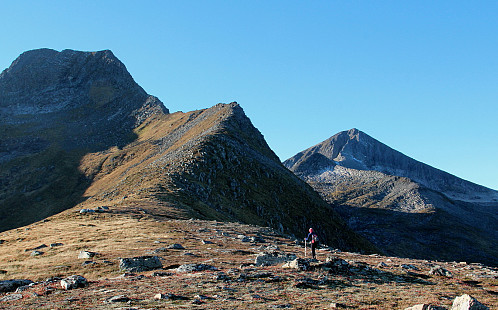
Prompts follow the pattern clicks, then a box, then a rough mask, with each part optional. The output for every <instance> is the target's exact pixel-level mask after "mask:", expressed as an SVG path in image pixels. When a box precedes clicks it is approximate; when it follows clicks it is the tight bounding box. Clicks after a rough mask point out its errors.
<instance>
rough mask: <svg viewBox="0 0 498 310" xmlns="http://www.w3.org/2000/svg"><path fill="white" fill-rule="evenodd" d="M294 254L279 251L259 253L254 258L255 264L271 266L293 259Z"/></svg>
mask: <svg viewBox="0 0 498 310" xmlns="http://www.w3.org/2000/svg"><path fill="white" fill-rule="evenodd" d="M296 258H297V256H296V255H295V254H286V253H281V252H271V253H259V254H258V255H257V256H256V259H255V260H254V265H256V266H273V265H278V264H281V263H286V262H289V261H292V260H295V259H296Z"/></svg>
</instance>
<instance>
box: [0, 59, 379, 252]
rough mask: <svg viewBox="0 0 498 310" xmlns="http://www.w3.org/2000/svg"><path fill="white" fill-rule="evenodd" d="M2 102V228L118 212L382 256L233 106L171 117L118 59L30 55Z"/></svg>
mask: <svg viewBox="0 0 498 310" xmlns="http://www.w3.org/2000/svg"><path fill="white" fill-rule="evenodd" d="M0 94H1V95H0V112H1V116H0V118H1V119H2V120H3V121H2V123H1V124H0V131H1V133H2V135H1V138H0V139H1V146H2V150H1V151H0V154H1V155H0V162H2V165H1V168H0V184H1V185H2V187H1V190H0V230H6V229H9V228H14V227H19V226H22V225H26V224H29V223H32V222H34V221H37V220H42V219H44V218H46V217H48V216H50V215H52V214H55V213H57V212H60V211H62V210H65V209H68V208H71V207H74V206H77V207H78V208H80V209H85V210H93V209H97V208H101V207H103V206H105V207H109V206H117V205H119V206H128V207H131V206H133V207H140V208H141V209H142V210H144V212H148V213H151V214H161V215H167V216H169V217H170V218H191V217H194V218H202V219H217V220H226V221H240V222H245V223H251V224H258V225H267V226H270V227H274V228H276V229H278V230H279V231H281V232H285V233H289V234H296V233H301V232H302V231H304V230H306V229H307V228H308V227H309V226H310V225H313V226H314V227H316V228H317V229H320V231H321V232H322V234H323V237H322V238H323V240H324V241H326V242H329V243H330V244H331V245H334V246H337V247H341V248H344V249H351V250H358V251H368V252H372V251H374V250H375V248H374V247H373V246H372V245H371V244H370V243H369V242H367V241H366V240H365V239H363V238H362V237H360V236H358V235H356V234H355V233H354V232H352V231H351V230H350V229H348V228H347V226H346V224H345V223H344V221H343V220H342V219H341V218H340V217H339V216H338V214H337V213H335V211H333V209H332V208H330V207H329V206H328V205H327V204H326V203H325V202H324V201H323V200H322V199H321V198H320V196H319V195H318V194H317V193H316V192H314V191H313V189H312V188H311V187H309V186H308V185H307V184H306V183H304V182H302V181H301V180H300V179H299V178H297V177H296V176H295V175H294V174H292V173H291V172H289V171H288V170H287V169H286V168H285V167H284V166H283V165H282V164H281V163H280V161H279V159H278V157H277V156H276V155H275V154H274V153H273V151H272V150H271V149H270V148H269V147H268V145H267V143H266V141H265V140H264V137H263V135H262V134H261V133H260V132H259V131H258V130H257V129H256V128H255V127H254V126H253V125H252V123H251V121H250V120H249V118H248V117H247V116H246V115H245V114H244V111H243V110H242V108H241V107H240V106H239V105H238V104H237V103H235V102H233V103H231V104H217V105H215V106H213V107H211V108H208V109H203V110H198V111H192V112H187V113H183V112H177V113H169V111H168V110H167V109H166V108H165V107H164V106H163V104H162V103H161V102H160V101H159V100H158V99H157V98H155V97H153V96H150V95H148V94H147V93H146V92H145V91H144V90H143V89H142V88H141V87H140V86H138V85H137V84H136V83H135V82H134V81H133V78H132V77H131V75H130V74H129V73H128V72H127V70H126V68H125V66H124V65H123V64H122V63H121V62H120V61H119V60H118V59H117V58H116V57H115V56H114V55H113V54H112V52H110V51H102V52H77V51H70V50H65V51H62V52H57V51H53V50H48V49H42V50H35V51H29V52H26V53H24V54H22V55H21V56H19V58H18V59H16V60H15V61H14V62H13V63H12V65H11V66H10V67H9V68H8V69H6V70H5V71H4V72H3V73H2V74H1V76H0ZM324 218H325V219H327V221H323V219H324Z"/></svg>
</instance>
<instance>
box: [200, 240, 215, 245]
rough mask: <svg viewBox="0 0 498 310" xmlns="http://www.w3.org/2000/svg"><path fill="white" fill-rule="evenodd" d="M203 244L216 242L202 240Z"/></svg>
mask: <svg viewBox="0 0 498 310" xmlns="http://www.w3.org/2000/svg"><path fill="white" fill-rule="evenodd" d="M201 242H202V244H214V242H212V241H209V240H201Z"/></svg>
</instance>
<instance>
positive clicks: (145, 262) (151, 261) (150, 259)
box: [119, 256, 163, 272]
mask: <svg viewBox="0 0 498 310" xmlns="http://www.w3.org/2000/svg"><path fill="white" fill-rule="evenodd" d="M162 267H163V264H162V263H161V260H160V259H159V257H157V256H138V257H131V258H121V259H120V260H119V269H121V270H123V271H127V272H142V271H149V270H155V269H161V268H162Z"/></svg>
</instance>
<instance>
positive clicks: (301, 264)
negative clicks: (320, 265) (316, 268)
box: [282, 258, 310, 270]
mask: <svg viewBox="0 0 498 310" xmlns="http://www.w3.org/2000/svg"><path fill="white" fill-rule="evenodd" d="M282 268H289V269H298V270H308V269H309V268H310V263H309V262H308V261H307V260H304V259H302V258H296V259H295V260H292V261H290V262H287V263H285V264H283V265H282Z"/></svg>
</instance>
